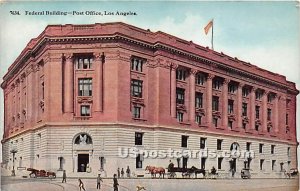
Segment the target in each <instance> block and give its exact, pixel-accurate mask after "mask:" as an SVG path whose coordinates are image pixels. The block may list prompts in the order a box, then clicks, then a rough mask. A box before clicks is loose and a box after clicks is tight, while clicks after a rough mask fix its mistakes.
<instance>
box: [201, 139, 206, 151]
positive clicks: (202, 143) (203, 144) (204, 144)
mask: <svg viewBox="0 0 300 191" xmlns="http://www.w3.org/2000/svg"><path fill="white" fill-rule="evenodd" d="M205 146H206V138H203V137H201V138H200V149H205Z"/></svg>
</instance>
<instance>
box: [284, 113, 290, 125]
mask: <svg viewBox="0 0 300 191" xmlns="http://www.w3.org/2000/svg"><path fill="white" fill-rule="evenodd" d="M288 124H289V114H285V125H288Z"/></svg>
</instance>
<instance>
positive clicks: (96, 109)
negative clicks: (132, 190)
mask: <svg viewBox="0 0 300 191" xmlns="http://www.w3.org/2000/svg"><path fill="white" fill-rule="evenodd" d="M278 56H280V55H278ZM1 87H2V88H3V91H4V98H5V103H4V105H5V108H4V109H5V113H4V115H5V116H4V118H5V120H4V135H3V140H2V146H3V166H5V168H7V169H10V170H12V169H13V168H15V169H16V174H21V173H22V172H24V169H26V168H29V167H31V168H37V169H46V170H52V171H55V172H58V173H59V172H61V170H63V169H64V170H66V171H67V173H68V174H69V175H74V176H77V175H78V176H85V175H94V174H98V173H99V172H100V173H102V174H105V175H104V176H112V175H113V173H116V171H117V168H118V167H119V168H120V169H121V168H124V169H126V168H127V166H129V167H130V169H131V171H132V172H134V173H135V174H144V173H145V167H146V166H147V165H154V166H163V167H167V166H168V164H169V160H170V159H169V158H147V157H144V156H143V155H142V154H138V155H137V156H136V157H135V158H132V157H128V158H122V157H120V156H119V148H125V147H128V148H132V147H133V148H139V149H145V150H168V149H170V148H171V149H177V150H181V151H184V150H198V151H199V150H203V149H208V150H215V151H216V153H217V154H220V153H222V152H223V151H224V150H229V151H231V150H241V151H242V150H244V151H250V150H251V151H253V152H254V153H255V155H254V156H247V157H245V158H238V157H234V156H230V157H224V156H221V155H218V156H217V157H209V156H208V157H207V156H199V157H198V158H192V157H190V158H189V157H186V156H183V157H179V158H172V159H171V160H172V161H173V163H174V164H175V166H179V167H188V168H189V167H191V166H195V167H197V168H204V169H206V170H209V169H211V168H212V166H214V167H216V168H217V170H218V171H219V172H220V173H221V172H223V173H224V174H226V173H229V171H230V170H231V169H234V170H235V172H236V175H235V177H239V173H240V170H241V169H242V168H244V167H247V168H248V167H249V168H250V169H252V171H251V172H252V176H254V177H282V176H283V171H284V170H288V169H289V168H295V167H297V156H296V147H297V140H296V96H297V94H298V93H299V92H298V90H297V89H296V87H295V84H294V83H293V82H289V81H287V80H286V77H285V76H282V75H280V74H275V73H272V72H270V71H266V70H264V69H261V68H259V67H257V66H255V65H252V64H250V63H247V62H244V61H241V60H239V59H238V58H234V57H230V56H228V55H226V54H224V53H223V52H221V53H219V52H216V51H213V50H211V49H209V48H207V47H206V48H205V47H202V46H199V45H197V44H194V43H193V42H192V41H190V42H188V41H185V40H182V39H179V38H177V37H174V36H171V35H169V34H166V33H163V32H160V31H158V32H151V31H150V30H143V29H140V28H137V27H134V26H131V25H128V24H124V23H104V24H93V25H71V24H67V25H49V26H47V27H46V29H45V30H44V31H43V32H42V33H41V34H40V35H39V36H38V37H37V38H34V39H32V40H31V41H30V42H29V43H28V45H27V46H26V47H25V48H24V50H23V51H22V52H21V54H20V55H19V56H18V58H17V59H16V60H15V62H14V63H12V65H11V66H10V67H9V69H8V71H7V73H6V75H5V76H4V77H3V83H2V84H1Z"/></svg>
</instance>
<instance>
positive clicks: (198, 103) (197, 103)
mask: <svg viewBox="0 0 300 191" xmlns="http://www.w3.org/2000/svg"><path fill="white" fill-rule="evenodd" d="M195 107H196V108H203V94H202V93H200V92H196V94H195Z"/></svg>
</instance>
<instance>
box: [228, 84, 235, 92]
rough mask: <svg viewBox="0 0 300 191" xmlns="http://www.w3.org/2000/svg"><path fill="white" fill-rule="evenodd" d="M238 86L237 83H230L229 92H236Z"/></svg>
mask: <svg viewBox="0 0 300 191" xmlns="http://www.w3.org/2000/svg"><path fill="white" fill-rule="evenodd" d="M236 87H237V86H236V85H235V84H232V83H231V84H228V92H229V93H234V92H235V91H236V89H237V88H236Z"/></svg>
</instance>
